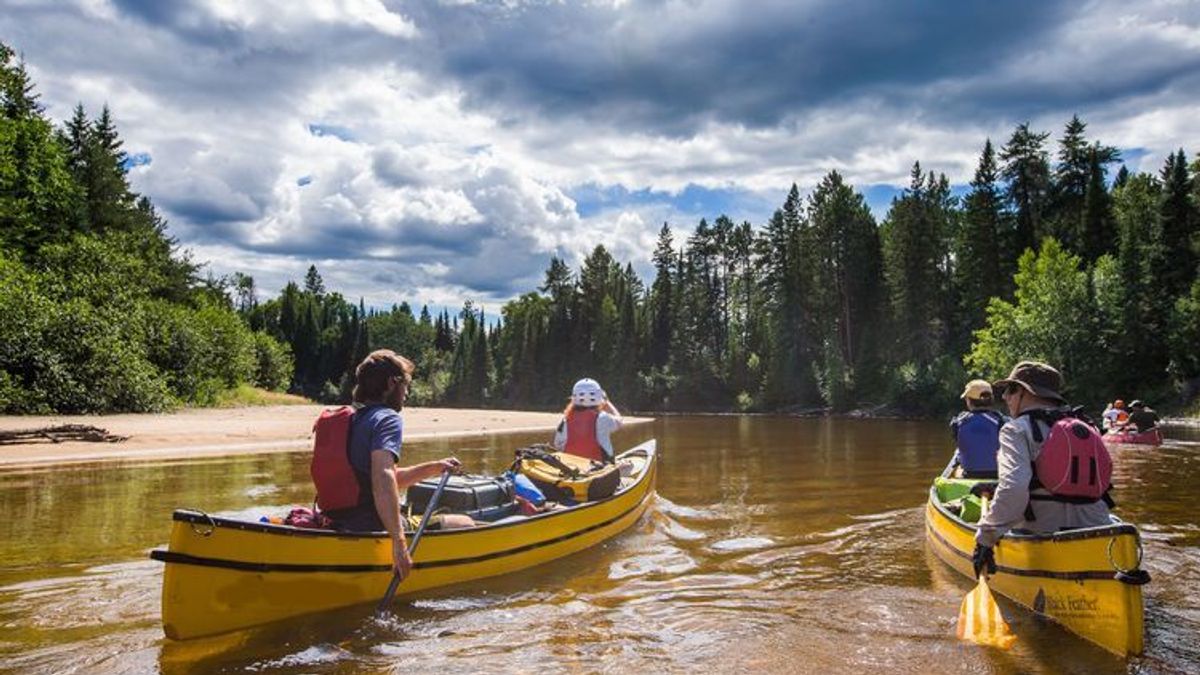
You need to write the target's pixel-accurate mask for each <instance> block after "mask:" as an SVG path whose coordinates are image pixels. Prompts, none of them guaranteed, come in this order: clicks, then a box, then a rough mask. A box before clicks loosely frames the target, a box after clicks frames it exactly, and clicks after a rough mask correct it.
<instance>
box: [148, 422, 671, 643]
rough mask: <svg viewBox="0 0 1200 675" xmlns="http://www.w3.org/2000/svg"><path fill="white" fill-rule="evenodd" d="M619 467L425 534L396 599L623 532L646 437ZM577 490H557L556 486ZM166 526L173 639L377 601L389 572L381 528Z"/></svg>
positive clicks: (185, 515)
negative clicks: (577, 491)
mask: <svg viewBox="0 0 1200 675" xmlns="http://www.w3.org/2000/svg"><path fill="white" fill-rule="evenodd" d="M617 460H618V465H620V466H621V467H622V469H621V471H620V482H619V485H618V486H617V488H616V491H615V492H614V493H610V496H606V497H604V498H602V499H596V500H590V501H580V502H578V503H574V504H571V505H565V506H562V507H560V508H556V509H553V510H548V511H545V512H542V513H536V514H533V515H522V514H520V513H516V514H513V515H509V516H506V517H503V518H501V519H499V520H496V521H495V522H482V523H479V524H477V525H476V526H475V527H470V528H463V529H449V530H436V531H429V532H425V533H424V538H423V539H422V540H421V546H420V548H419V550H417V552H416V553H415V557H414V565H413V569H412V572H411V574H410V575H409V576H408V578H406V579H405V580H404V583H403V584H402V586H401V588H400V595H401V596H404V595H409V594H412V593H416V592H419V591H425V590H428V589H432V588H437V587H441V586H448V585H450V584H456V583H461V582H465V581H472V580H475V579H482V578H485V577H491V576H496V575H500V574H507V573H509V572H515V571H517V570H521V569H525V568H528V567H532V566H534V565H540V564H542V563H546V562H550V561H552V560H556V559H558V558H561V557H563V556H566V555H570V554H572V553H575V552H578V551H581V550H583V549H586V548H589V547H591V546H594V545H596V544H598V543H600V542H602V541H604V540H606V539H609V538H611V537H613V536H615V535H616V534H618V533H620V532H621V531H623V530H625V529H626V528H628V527H629V526H631V525H632V524H633V523H635V522H636V521H637V520H638V518H640V517H641V515H642V514H643V513H644V512H645V510H646V508H647V507H648V506H649V503H650V497H651V496H653V494H654V481H655V474H656V460H657V452H656V445H655V442H654V441H653V440H651V441H647V442H645V443H642V444H641V445H638V446H637V447H635V448H633V449H631V450H629V451H628V452H625V453H622V454H621V455H619V456H618V457H617ZM576 487H577V486H574V485H573V484H571V485H567V484H564V489H574V488H576ZM584 490H585V491H586V488H584ZM581 496H582V495H581ZM173 521H174V522H173V525H172V529H171V536H170V542H169V544H168V546H167V549H166V550H155V551H153V552H151V556H150V557H151V558H153V559H155V560H158V561H161V562H164V563H166V568H165V571H164V573H163V590H162V620H163V631H164V633H166V635H167V637H169V638H172V639H176V640H186V639H191V638H198V637H203V636H208V635H216V634H220V633H226V632H230V631H235V630H240V629H244V628H250V627H254V626H259V625H263V624H267V623H271V622H274V621H279V620H282V619H287V618H291V617H297V616H302V615H305V614H313V613H317V612H322V611H327V610H332V609H336V608H340V607H349V606H353V605H360V604H368V603H373V602H377V601H378V600H379V599H380V597H382V596H383V595H384V591H385V589H387V587H388V583H389V581H390V580H391V577H392V547H391V540H390V539H389V538H388V536H387V533H386V532H378V533H367V534H358V533H353V534H352V533H346V532H337V531H333V530H324V529H310V528H300V527H292V526H289V525H281V524H274V523H269V522H268V523H263V522H253V521H245V520H234V519H228V518H221V517H217V516H210V515H208V514H206V513H203V512H200V511H192V510H177V511H175V513H174V514H173Z"/></svg>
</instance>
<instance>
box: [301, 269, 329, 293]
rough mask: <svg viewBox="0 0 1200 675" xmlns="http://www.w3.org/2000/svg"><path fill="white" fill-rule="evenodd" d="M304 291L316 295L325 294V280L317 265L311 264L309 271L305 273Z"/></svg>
mask: <svg viewBox="0 0 1200 675" xmlns="http://www.w3.org/2000/svg"><path fill="white" fill-rule="evenodd" d="M304 292H305V293H309V294H311V295H314V296H316V297H321V296H322V295H325V281H324V280H323V279H322V278H321V273H320V272H318V271H317V266H316V265H309V266H308V271H307V272H305V273H304Z"/></svg>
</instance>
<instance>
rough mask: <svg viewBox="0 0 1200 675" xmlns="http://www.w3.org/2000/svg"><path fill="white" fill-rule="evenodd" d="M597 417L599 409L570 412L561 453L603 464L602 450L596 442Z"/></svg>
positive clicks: (598, 442)
mask: <svg viewBox="0 0 1200 675" xmlns="http://www.w3.org/2000/svg"><path fill="white" fill-rule="evenodd" d="M599 417H600V409H599V408H582V409H576V410H572V411H571V413H570V414H569V415H567V444H566V447H564V448H563V452H567V453H570V454H572V455H575V456H576V457H585V458H587V459H590V460H594V461H597V462H603V461H604V448H602V447H601V446H600V441H598V440H596V420H597V419H598V418H599Z"/></svg>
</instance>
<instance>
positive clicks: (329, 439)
mask: <svg viewBox="0 0 1200 675" xmlns="http://www.w3.org/2000/svg"><path fill="white" fill-rule="evenodd" d="M353 420H354V408H353V407H351V406H348V405H347V406H342V407H340V408H326V409H325V410H322V411H321V416H320V417H318V418H317V421H316V422H314V423H313V432H314V433H315V434H316V438H315V440H314V441H313V456H312V464H311V465H309V472H310V473H311V474H312V479H313V484H314V485H316V486H317V505H318V506H320V507H321V510H322V511H337V510H338V509H347V508H352V507H355V506H358V505H359V504H360V502H361V501H362V500H363V497H364V495H365V494H367V493H369V490H368V491H364V490H363V485H362V482H361V479H360V477H359V476H358V474H357V472H355V471H354V467H353V466H351V464H350V429H351V424H352V422H353Z"/></svg>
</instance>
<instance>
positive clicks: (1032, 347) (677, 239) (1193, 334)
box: [0, 44, 1200, 418]
mask: <svg viewBox="0 0 1200 675" xmlns="http://www.w3.org/2000/svg"><path fill="white" fill-rule="evenodd" d="M0 104H2V105H0V163H2V164H0V168H3V169H4V170H3V171H0V346H2V347H3V348H2V349H0V414H46V413H51V412H59V413H102V412H113V411H128V412H162V411H167V410H177V409H185V410H186V409H188V408H191V407H209V406H222V405H225V406H230V405H232V406H238V405H244V404H252V403H283V402H285V401H287V400H290V399H279V398H275V397H274V395H273V394H272V395H267V394H266V393H263V392H265V391H278V392H284V391H286V392H288V393H290V394H295V395H301V396H304V397H306V398H309V399H313V400H316V401H320V402H322V403H336V402H344V401H347V400H349V393H350V389H351V386H352V378H353V368H354V366H355V364H357V363H358V362H360V361H361V359H362V358H363V357H364V356H365V355H366V354H367V353H369V352H370V351H372V350H375V349H379V348H390V349H393V350H395V351H397V352H399V353H402V354H405V355H406V356H409V357H410V358H412V359H413V360H414V362H416V364H417V367H418V370H417V373H416V379H415V380H414V382H413V386H412V390H411V393H410V402H411V403H413V404H414V405H426V406H433V405H436V406H449V407H478V408H484V409H495V410H507V409H548V410H549V409H556V408H557V407H558V406H561V405H562V397H563V395H564V392H567V391H569V389H570V386H571V383H572V382H574V381H575V380H576V379H578V378H579V377H584V376H587V377H593V378H595V379H597V380H599V381H600V382H601V383H603V384H604V386H605V388H606V389H607V391H609V392H610V393H611V394H612V395H613V398H614V399H615V400H617V401H619V402H620V403H621V405H622V406H623V407H627V408H628V409H631V410H654V411H661V412H664V413H666V412H673V411H688V410H694V411H704V410H712V411H729V412H741V413H760V412H766V413H771V412H781V413H785V414H786V413H788V411H793V412H805V411H822V413H824V411H832V412H834V413H836V414H839V415H847V416H856V415H858V416H882V415H885V414H886V415H888V416H891V415H895V416H900V417H929V418H938V417H941V416H944V415H947V414H950V413H951V412H953V411H955V410H957V409H959V408H960V407H961V402H960V401H959V400H958V398H957V397H958V393H959V391H961V388H962V386H963V384H964V383H965V382H966V381H967V380H969V379H972V378H974V377H985V378H988V379H998V378H999V377H1001V376H1003V375H1005V374H1006V373H1007V372H1008V371H1009V369H1010V368H1011V367H1012V365H1013V364H1014V363H1016V362H1017V361H1020V360H1023V359H1028V358H1035V359H1039V360H1043V361H1046V362H1048V363H1051V364H1052V365H1054V366H1056V367H1058V368H1059V369H1060V370H1061V371H1062V372H1063V374H1064V376H1065V379H1066V384H1067V387H1066V390H1065V391H1064V394H1065V395H1066V396H1067V398H1068V400H1070V401H1071V402H1072V403H1075V404H1082V405H1085V406H1087V407H1088V409H1090V410H1094V411H1099V410H1100V409H1101V408H1102V407H1103V405H1104V403H1105V402H1106V401H1110V400H1112V399H1115V398H1124V399H1126V400H1129V399H1132V398H1140V399H1142V400H1145V401H1147V402H1148V403H1149V404H1150V405H1151V406H1152V407H1154V408H1156V409H1157V410H1159V411H1160V412H1162V413H1164V414H1168V415H1170V414H1176V413H1177V412H1179V411H1186V410H1192V411H1195V410H1196V408H1197V403H1196V401H1197V397H1198V395H1200V351H1198V350H1197V349H1196V347H1195V346H1196V345H1197V344H1200V278H1198V275H1197V272H1198V266H1200V159H1196V158H1194V157H1189V155H1188V154H1186V153H1185V152H1184V150H1183V149H1182V148H1180V149H1179V150H1178V151H1177V152H1174V153H1171V154H1169V156H1168V157H1167V158H1166V161H1165V163H1164V165H1163V166H1162V167H1161V169H1160V170H1158V171H1156V172H1145V171H1137V172H1135V171H1131V170H1130V169H1129V168H1128V167H1127V166H1126V165H1125V164H1123V163H1122V158H1121V153H1120V151H1119V150H1118V149H1117V148H1116V147H1113V146H1108V145H1105V144H1103V143H1101V142H1100V141H1099V140H1095V139H1093V138H1090V137H1089V136H1088V133H1087V124H1086V123H1085V122H1084V121H1083V120H1081V119H1080V118H1079V117H1078V116H1076V117H1073V118H1072V119H1070V120H1069V121H1067V123H1066V124H1065V126H1064V128H1063V130H1062V134H1061V136H1060V137H1058V138H1057V139H1056V140H1055V141H1050V135H1051V134H1050V132H1042V131H1037V130H1035V129H1031V128H1030V125H1029V124H1028V123H1022V124H1018V125H1017V126H1016V128H1015V129H1014V130H1013V133H1012V135H1011V136H1010V137H1009V138H1008V139H1007V141H1006V142H1004V143H1003V145H999V144H997V145H996V146H993V143H992V140H991V139H980V140H981V141H982V151H981V152H980V154H979V161H978V165H977V168H976V171H975V174H974V178H973V179H972V180H971V182H970V185H969V189H967V190H966V191H965V193H964V194H963V196H961V197H959V196H956V194H955V193H956V190H955V189H954V188H953V186H952V185H951V183H950V181H949V179H948V178H947V176H946V175H945V174H942V173H937V172H935V171H931V170H927V169H925V168H923V167H922V166H921V164H920V162H919V161H914V162H913V165H912V170H911V174H910V182H909V186H908V187H907V188H906V189H904V190H902V191H900V192H899V194H897V195H896V197H894V198H893V200H892V203H891V205H890V207H889V209H888V210H887V213H886V215H885V216H884V217H883V218H882V219H880V220H877V219H876V216H875V215H874V213H873V212H872V211H871V209H870V208H869V207H868V205H867V202H866V199H865V197H864V196H863V194H862V193H861V192H860V191H858V190H857V189H856V188H855V186H853V185H852V184H850V183H849V182H848V181H847V180H846V178H845V177H843V176H842V175H841V174H839V173H838V172H837V171H830V172H829V173H828V174H827V175H826V176H825V177H824V178H822V179H821V180H820V181H819V182H818V183H817V185H815V186H814V187H813V189H812V191H811V192H810V193H809V194H807V195H806V196H805V195H802V193H801V191H800V189H799V187H798V186H797V185H792V186H791V189H790V190H789V191H788V193H787V195H786V198H785V199H784V200H783V202H782V204H781V205H780V207H779V208H778V209H777V210H776V211H775V213H774V214H773V215H772V216H771V217H770V219H769V220H768V221H767V222H765V223H758V224H751V223H750V222H748V221H742V222H740V223H738V222H735V220H734V219H733V218H731V217H729V216H727V215H724V214H722V215H718V216H716V218H715V219H714V220H712V221H711V222H710V221H709V220H708V219H707V218H703V219H701V220H700V221H699V223H698V224H697V225H696V226H695V227H694V229H691V230H690V231H689V232H687V233H686V236H679V234H678V232H679V231H677V230H676V229H673V228H672V226H671V225H670V224H669V223H664V224H663V226H662V228H661V230H660V231H659V236H658V241H657V244H656V246H655V249H654V250H653V252H652V258H651V259H652V267H651V271H652V279H649V280H648V282H647V281H644V280H643V279H642V278H641V276H639V274H638V272H637V271H636V270H635V269H634V266H633V264H632V262H629V261H626V262H622V261H619V260H617V259H615V258H614V257H613V256H612V254H611V253H610V252H609V250H608V249H607V248H605V246H603V245H598V246H596V247H595V248H594V249H593V250H592V251H591V252H590V253H589V254H588V255H586V256H583V257H582V260H581V261H580V263H579V265H578V268H577V269H574V268H572V267H571V266H570V265H569V264H568V261H567V260H566V259H564V258H560V257H558V256H557V255H553V256H551V257H550V261H549V266H548V268H547V269H546V270H545V275H544V281H543V283H542V284H541V285H540V286H539V287H538V288H537V289H536V290H530V291H529V292H527V293H525V294H523V295H520V296H519V297H517V298H516V299H513V300H510V301H508V302H506V303H505V304H504V305H503V306H502V308H501V310H500V312H499V316H498V317H497V316H496V315H494V314H493V315H491V316H489V315H487V314H486V313H485V312H484V311H483V310H482V309H480V308H479V307H477V306H476V305H475V304H474V303H473V302H472V301H470V300H467V301H466V302H465V303H464V305H463V307H462V309H461V311H459V312H457V313H454V314H451V312H450V311H448V310H443V311H441V312H440V313H438V314H436V315H435V314H434V313H431V312H430V310H429V308H428V307H421V308H420V309H419V310H415V309H414V307H413V306H411V305H409V304H408V303H407V302H399V303H397V304H393V305H392V306H391V307H390V308H380V307H369V308H368V307H367V306H365V303H364V302H363V300H362V299H360V300H359V301H358V302H357V303H355V302H353V301H352V300H348V299H347V298H345V297H343V296H342V295H341V294H340V293H338V292H337V291H336V290H332V289H327V288H326V287H325V284H324V280H323V278H322V277H321V275H320V273H319V271H318V270H317V267H316V265H315V264H311V265H309V267H308V270H307V273H306V274H305V276H304V279H303V282H302V283H296V282H289V283H288V284H287V285H286V286H285V287H284V288H283V289H282V290H281V291H280V292H279V293H278V294H277V295H276V296H274V297H270V298H269V299H265V300H260V297H259V296H260V294H259V289H258V288H257V286H256V283H255V280H254V279H253V277H251V276H249V275H247V274H243V273H234V274H231V275H228V276H223V277H215V276H213V275H212V273H211V272H208V273H205V271H204V263H203V262H201V261H195V260H193V259H192V256H191V254H190V253H189V252H188V251H186V250H183V249H181V248H180V246H179V244H178V242H177V241H176V240H175V239H173V238H172V237H171V235H170V234H169V233H168V232H169V229H168V223H167V221H166V220H165V219H164V218H163V217H162V216H161V215H160V214H159V213H158V211H157V210H156V208H155V206H154V204H153V203H152V201H151V199H150V198H149V197H148V196H145V195H140V194H137V193H136V192H134V191H133V190H132V188H131V185H130V180H129V171H130V169H131V166H132V165H133V164H132V162H131V161H130V157H129V156H128V155H127V154H126V152H125V151H124V150H123V149H122V141H121V138H120V134H119V133H118V131H117V125H116V121H115V118H114V116H113V114H112V112H111V111H110V110H109V109H108V108H107V107H105V108H103V109H102V110H101V111H100V114H99V115H96V116H94V117H89V114H88V112H87V111H86V110H85V109H84V108H83V106H82V105H80V106H77V107H76V109H75V111H74V114H73V115H72V117H71V118H70V119H69V120H66V121H65V122H63V123H62V124H55V123H54V122H52V121H51V120H50V119H48V118H47V117H46V115H45V113H44V111H43V108H42V106H41V104H40V103H39V102H38V94H37V91H36V87H35V85H34V83H33V81H32V79H31V77H30V75H29V72H28V71H27V69H26V66H25V63H24V62H23V61H22V60H20V59H18V58H17V56H16V52H15V51H14V50H13V49H11V48H10V47H8V46H7V45H4V44H0ZM513 225H514V226H519V223H514V224H513ZM676 227H678V226H676ZM856 411H858V412H856Z"/></svg>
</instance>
